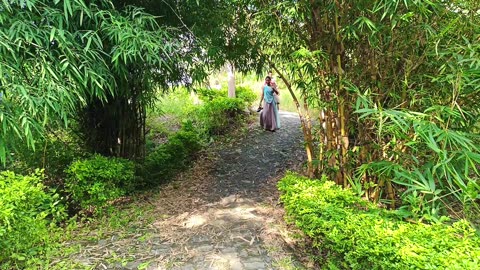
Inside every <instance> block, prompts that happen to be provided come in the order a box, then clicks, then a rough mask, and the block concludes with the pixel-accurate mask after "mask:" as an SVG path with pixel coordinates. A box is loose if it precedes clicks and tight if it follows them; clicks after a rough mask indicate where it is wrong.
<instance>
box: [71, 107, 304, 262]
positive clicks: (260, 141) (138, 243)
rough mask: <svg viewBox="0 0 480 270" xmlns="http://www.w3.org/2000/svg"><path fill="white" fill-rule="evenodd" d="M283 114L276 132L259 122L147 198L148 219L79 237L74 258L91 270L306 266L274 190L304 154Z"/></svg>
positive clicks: (294, 120) (293, 124)
mask: <svg viewBox="0 0 480 270" xmlns="http://www.w3.org/2000/svg"><path fill="white" fill-rule="evenodd" d="M281 120H282V125H283V126H282V129H281V130H279V131H277V132H274V133H271V132H267V131H263V130H261V129H260V128H259V127H258V124H255V125H252V126H251V127H250V128H249V134H248V135H247V136H244V137H243V138H241V139H238V140H233V141H232V142H231V143H225V144H222V145H219V146H214V148H213V149H210V151H208V152H209V153H210V154H209V155H207V156H205V157H203V158H202V159H201V160H198V161H197V162H196V164H195V166H193V168H192V169H191V170H189V172H187V173H184V174H183V175H181V176H180V177H179V179H178V180H176V181H174V182H172V183H170V184H168V185H167V186H165V187H162V189H161V191H159V192H158V193H156V194H152V195H151V196H148V197H145V198H144V199H145V204H148V205H151V208H150V209H151V211H150V212H148V214H145V215H148V216H149V217H150V218H145V216H143V217H139V218H138V220H137V221H136V222H134V225H132V224H130V225H129V226H128V229H127V228H125V229H124V230H120V231H116V232H108V233H105V232H104V233H103V238H102V239H101V240H99V241H95V242H86V243H82V244H81V246H82V247H81V252H79V253H77V254H76V255H75V256H73V257H72V258H70V259H73V260H75V261H77V262H78V263H79V265H81V266H86V267H91V268H93V269H212V270H213V269H219V270H220V269H225V270H227V269H239V270H240V269H243V270H260V269H302V267H301V266H300V264H299V263H298V262H296V260H295V259H294V256H293V255H292V252H291V249H290V248H289V245H290V242H289V241H290V240H289V237H288V234H287V232H286V226H285V224H284V222H283V217H282V216H283V211H282V208H281V206H280V205H279V204H278V193H277V191H276V182H277V180H278V179H279V178H281V177H282V176H283V175H284V173H285V171H286V170H297V169H299V167H298V166H300V164H301V163H302V161H303V155H304V154H303V150H302V145H301V142H302V136H301V131H300V127H299V120H298V116H296V115H295V114H292V113H285V112H282V113H281ZM132 219H133V220H135V218H132ZM132 228H133V229H132ZM95 233H96V232H92V234H95Z"/></svg>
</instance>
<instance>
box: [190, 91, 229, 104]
mask: <svg viewBox="0 0 480 270" xmlns="http://www.w3.org/2000/svg"><path fill="white" fill-rule="evenodd" d="M195 92H196V93H197V95H198V98H199V99H200V100H202V101H204V102H209V101H212V100H215V99H217V98H222V97H228V91H227V90H226V89H222V90H216V89H206V88H199V89H196V90H195Z"/></svg>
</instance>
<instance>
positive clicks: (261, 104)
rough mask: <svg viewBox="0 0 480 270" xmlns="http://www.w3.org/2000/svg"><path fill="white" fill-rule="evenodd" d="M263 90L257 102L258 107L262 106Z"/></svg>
mask: <svg viewBox="0 0 480 270" xmlns="http://www.w3.org/2000/svg"><path fill="white" fill-rule="evenodd" d="M263 95H264V94H263V91H262V96H261V97H260V104H258V107H262V101H263Z"/></svg>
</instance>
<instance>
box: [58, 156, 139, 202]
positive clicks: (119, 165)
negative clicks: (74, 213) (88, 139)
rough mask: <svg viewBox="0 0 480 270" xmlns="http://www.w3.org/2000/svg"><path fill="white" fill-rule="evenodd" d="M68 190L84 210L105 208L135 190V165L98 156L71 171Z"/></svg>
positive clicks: (74, 163) (76, 162)
mask: <svg viewBox="0 0 480 270" xmlns="http://www.w3.org/2000/svg"><path fill="white" fill-rule="evenodd" d="M67 174H68V176H69V177H68V178H67V179H66V182H65V190H66V191H67V192H70V193H71V194H72V198H73V200H74V201H75V202H76V203H78V204H79V205H80V206H81V207H82V208H84V209H86V208H88V207H91V206H94V207H102V206H105V205H106V203H107V202H108V201H111V200H114V199H117V198H119V197H121V196H123V195H125V194H126V193H128V192H129V191H132V190H133V187H134V179H135V165H134V163H133V162H131V161H128V160H125V159H121V158H107V157H104V156H101V155H94V156H93V157H91V158H89V159H85V160H78V161H75V162H73V163H72V164H71V165H70V166H69V167H68V169H67Z"/></svg>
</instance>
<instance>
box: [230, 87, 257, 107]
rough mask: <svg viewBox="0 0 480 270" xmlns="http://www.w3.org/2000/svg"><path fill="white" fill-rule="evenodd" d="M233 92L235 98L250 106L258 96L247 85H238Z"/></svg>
mask: <svg viewBox="0 0 480 270" xmlns="http://www.w3.org/2000/svg"><path fill="white" fill-rule="evenodd" d="M235 94H236V97H237V98H239V99H241V100H243V102H244V103H245V105H246V106H251V105H252V103H253V102H254V101H255V100H256V99H257V98H258V97H257V95H256V94H255V93H254V92H253V91H252V90H251V89H250V88H247V87H241V86H238V87H237V88H236V92H235Z"/></svg>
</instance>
